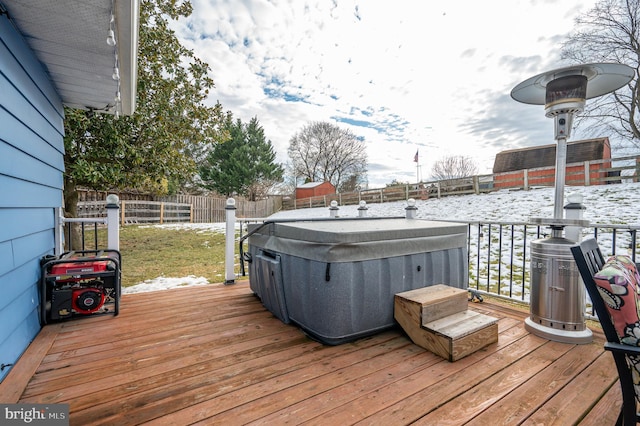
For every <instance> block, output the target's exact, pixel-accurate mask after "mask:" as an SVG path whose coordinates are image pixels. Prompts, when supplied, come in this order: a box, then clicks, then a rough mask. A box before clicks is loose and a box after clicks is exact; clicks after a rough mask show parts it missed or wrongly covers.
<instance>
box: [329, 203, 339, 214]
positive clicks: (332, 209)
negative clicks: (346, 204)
mask: <svg viewBox="0 0 640 426" xmlns="http://www.w3.org/2000/svg"><path fill="white" fill-rule="evenodd" d="M338 210H340V208H339V207H338V202H337V201H336V200H333V201H331V207H329V217H338Z"/></svg>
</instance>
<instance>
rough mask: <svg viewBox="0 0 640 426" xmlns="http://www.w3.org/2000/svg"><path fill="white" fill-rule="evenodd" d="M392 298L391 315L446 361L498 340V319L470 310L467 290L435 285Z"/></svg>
mask: <svg viewBox="0 0 640 426" xmlns="http://www.w3.org/2000/svg"><path fill="white" fill-rule="evenodd" d="M394 299H395V300H394V317H395V319H396V321H398V323H399V324H400V325H401V326H402V328H403V329H404V331H405V332H406V333H407V335H408V336H409V338H411V340H412V341H413V343H415V344H416V345H418V346H420V347H423V348H425V349H427V350H429V351H431V352H433V353H435V354H437V355H440V356H441V357H443V358H445V359H447V360H449V361H457V360H459V359H461V358H463V357H465V356H467V355H469V354H472V353H473V352H475V351H477V350H478V349H481V348H483V347H485V346H488V345H490V344H492V343H495V342H497V341H498V320H497V319H496V318H493V317H490V316H488V315H484V314H481V313H479V312H474V311H469V310H468V309H467V305H468V302H467V291H466V290H462V289H459V288H454V287H450V286H447V285H444V284H438V285H434V286H430V287H424V288H418V289H415V290H410V291H405V292H402V293H398V294H396V295H395V298H394Z"/></svg>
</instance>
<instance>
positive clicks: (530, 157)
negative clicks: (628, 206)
mask: <svg viewBox="0 0 640 426" xmlns="http://www.w3.org/2000/svg"><path fill="white" fill-rule="evenodd" d="M610 159H611V146H610V144H609V139H608V138H597V139H587V140H581V141H575V142H568V143H567V164H572V163H583V162H588V161H593V160H610ZM555 161H556V144H551V145H544V146H537V147H530V148H522V149H513V150H508V151H502V152H500V153H498V154H497V155H496V158H495V163H494V165H493V173H494V174H495V175H496V176H494V187H495V188H508V187H512V186H520V185H521V182H522V180H523V179H524V173H525V170H527V171H528V174H527V178H528V181H529V185H553V184H554V181H555ZM608 167H611V162H610V161H602V162H599V163H593V164H590V165H589V170H588V173H589V177H590V180H591V182H592V183H591V184H592V185H603V184H605V183H607V182H606V181H603V180H601V181H594V180H597V179H603V178H606V177H607V172H605V171H604V170H603V169H605V168H608ZM586 172H587V171H586V170H585V166H584V165H583V164H577V165H575V164H574V165H572V166H567V170H566V182H565V183H566V184H568V185H584V184H585V183H584V182H585V177H586V176H585V173H586Z"/></svg>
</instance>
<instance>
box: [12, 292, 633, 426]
mask: <svg viewBox="0 0 640 426" xmlns="http://www.w3.org/2000/svg"><path fill="white" fill-rule="evenodd" d="M470 308H471V309H474V310H477V311H479V312H483V313H486V314H489V315H491V316H494V317H497V318H499V323H498V324H499V339H498V343H497V344H492V345H490V346H488V347H487V348H484V349H482V350H480V351H478V352H476V353H474V354H472V355H470V356H468V357H465V358H463V359H461V360H459V361H457V362H453V363H450V362H448V361H445V360H444V359H442V358H440V357H438V356H436V355H434V354H432V353H430V352H428V351H425V350H424V349H422V348H420V347H419V346H416V345H414V344H413V343H411V341H410V340H409V338H408V337H407V336H406V335H405V334H404V332H403V331H402V330H401V329H400V328H398V329H394V330H390V331H387V332H383V333H380V334H378V335H375V336H373V337H369V338H364V339H361V340H358V341H356V342H353V343H347V344H343V345H339V346H323V345H321V344H319V343H317V342H315V341H313V340H311V339H309V338H308V337H306V336H305V335H304V334H303V333H302V332H301V331H300V330H299V329H298V328H297V327H295V326H292V325H286V324H283V323H282V322H280V321H279V320H278V319H276V318H275V317H274V316H273V315H272V314H271V313H269V312H268V311H267V310H266V309H264V308H263V307H262V305H261V303H260V301H259V300H258V299H257V298H256V297H255V296H254V295H253V294H252V293H251V291H250V289H249V285H248V282H247V281H241V282H238V283H237V284H235V285H232V286H223V285H207V286H192V287H186V288H178V289H173V290H166V291H157V292H150V293H136V294H126V295H124V296H123V297H122V304H121V310H120V315H119V316H117V317H113V316H111V315H107V316H102V317H94V318H86V319H79V320H74V321H70V322H65V323H58V324H52V325H47V326H46V327H44V329H43V330H42V331H41V332H40V334H39V335H38V336H37V338H36V340H35V341H34V342H33V343H32V344H31V346H30V347H29V348H28V350H27V352H26V353H25V355H24V356H23V357H22V358H21V360H20V361H19V363H18V364H17V365H16V366H14V367H12V371H11V372H10V374H9V375H8V376H7V378H6V379H5V380H4V381H3V382H2V383H1V384H0V401H1V402H3V403H9V402H24V403H47V404H52V403H68V404H70V413H71V419H70V420H71V424H72V425H74V424H77V425H80V424H81V425H89V424H107V425H113V424H119V425H132V424H140V423H146V422H149V423H150V424H159V425H166V424H177V425H183V424H192V423H196V422H201V423H202V424H207V425H210V424H225V425H230V424H246V423H252V422H255V423H262V424H282V423H285V422H288V423H295V424H299V423H305V422H308V423H309V424H340V425H344V424H355V423H361V424H388V425H396V424H407V423H411V422H416V423H417V424H438V425H445V424H451V425H460V424H474V425H475V424H477V425H483V424H490V425H497V424H520V423H524V424H545V425H550V424H558V425H566V424H577V423H579V424H583V425H604V424H614V423H615V419H616V417H617V414H618V411H619V407H620V402H619V399H620V389H619V385H618V382H617V373H616V370H615V368H614V365H613V359H612V358H611V356H610V354H608V353H605V352H604V351H603V349H602V345H603V337H602V334H601V333H600V332H599V331H598V330H597V329H596V330H594V331H595V333H594V334H595V341H594V342H593V343H591V344H587V345H570V344H563V343H555V342H550V341H547V340H545V339H542V338H539V337H537V336H534V335H531V334H529V333H528V332H527V331H526V330H525V328H524V325H523V319H524V318H525V317H526V316H527V313H528V311H527V310H526V308H525V309H524V310H523V309H518V308H517V307H512V306H508V305H506V304H505V303H504V302H493V301H491V300H487V299H485V302H484V303H481V304H480V303H470ZM592 328H593V327H592Z"/></svg>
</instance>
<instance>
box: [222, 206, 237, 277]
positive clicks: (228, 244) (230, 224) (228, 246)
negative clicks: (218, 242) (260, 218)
mask: <svg viewBox="0 0 640 426" xmlns="http://www.w3.org/2000/svg"><path fill="white" fill-rule="evenodd" d="M225 213H226V224H227V228H226V232H225V251H224V260H225V262H224V271H225V281H224V283H225V284H235V282H236V274H235V271H234V269H233V266H234V263H235V252H234V243H235V240H236V200H234V199H233V198H229V199H227V206H226V207H225Z"/></svg>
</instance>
